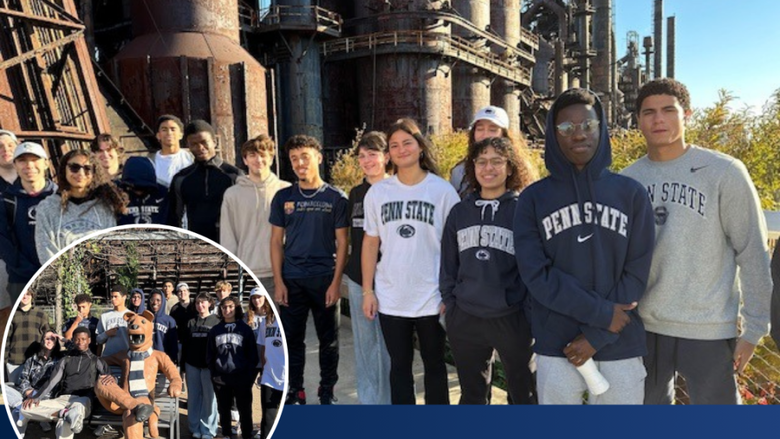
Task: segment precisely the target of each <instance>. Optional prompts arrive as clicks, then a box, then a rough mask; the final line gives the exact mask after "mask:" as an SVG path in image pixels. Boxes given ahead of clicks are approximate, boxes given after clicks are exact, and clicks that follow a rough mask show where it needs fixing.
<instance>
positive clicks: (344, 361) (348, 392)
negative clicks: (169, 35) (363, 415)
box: [282, 301, 506, 422]
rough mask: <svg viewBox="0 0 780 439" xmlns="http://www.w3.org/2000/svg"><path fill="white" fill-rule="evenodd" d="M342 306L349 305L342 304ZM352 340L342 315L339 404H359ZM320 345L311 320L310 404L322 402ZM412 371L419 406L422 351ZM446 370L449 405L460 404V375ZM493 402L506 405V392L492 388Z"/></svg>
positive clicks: (308, 332)
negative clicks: (318, 395) (320, 392)
mask: <svg viewBox="0 0 780 439" xmlns="http://www.w3.org/2000/svg"><path fill="white" fill-rule="evenodd" d="M341 306H348V305H347V304H346V302H344V301H342V304H341ZM352 340H353V339H352V323H351V321H350V319H349V317H345V316H341V325H340V327H339V345H340V349H339V353H340V360H339V382H338V384H336V388H335V390H336V392H335V394H336V397H337V398H338V402H337V404H359V402H358V399H357V392H356V389H355V386H356V383H355V346H354V344H353V341H352ZM318 346H319V344H318V342H317V335H316V332H315V330H314V322H313V321H312V319H311V317H309V322H308V324H307V326H306V371H305V374H304V383H305V386H306V402H307V404H318V403H319V400H318V399H317V385H318V383H319V377H320V368H319V361H318ZM413 370H414V377H415V384H416V389H417V404H424V403H425V399H424V398H425V393H424V387H423V365H422V360H421V359H420V354H419V352H416V353H415V359H414V369H413ZM447 370H448V372H449V373H448V375H449V387H450V402H451V403H452V404H457V403H458V400H459V399H460V386H459V384H458V375H457V373H456V371H455V368H454V367H453V366H447ZM492 403H493V404H506V392H505V391H503V390H501V389H499V388H497V387H493V399H492ZM282 418H284V416H282ZM282 422H284V421H282Z"/></svg>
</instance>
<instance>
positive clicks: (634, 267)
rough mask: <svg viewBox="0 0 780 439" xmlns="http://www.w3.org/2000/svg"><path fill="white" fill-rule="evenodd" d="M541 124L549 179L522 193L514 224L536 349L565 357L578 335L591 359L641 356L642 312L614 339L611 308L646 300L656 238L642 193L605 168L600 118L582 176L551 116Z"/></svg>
mask: <svg viewBox="0 0 780 439" xmlns="http://www.w3.org/2000/svg"><path fill="white" fill-rule="evenodd" d="M557 104H558V101H556V102H555V104H553V107H552V108H551V109H550V112H549V114H548V117H547V132H546V138H545V157H544V160H545V165H546V166H547V169H548V170H549V171H550V175H549V176H548V177H546V178H544V179H543V180H540V181H538V182H536V183H534V184H532V185H531V186H529V187H528V188H526V189H525V190H524V191H523V192H522V193H521V194H520V198H519V199H518V204H517V210H516V212H515V219H514V233H515V248H516V249H517V252H516V256H517V263H518V268H519V270H520V276H521V278H522V279H523V282H524V283H525V284H526V286H527V287H528V292H529V294H530V296H531V298H532V300H531V302H530V305H531V327H532V334H533V336H534V338H535V339H536V343H535V345H534V350H535V351H536V352H537V353H538V354H541V355H547V356H553V357H564V356H565V355H564V354H563V349H564V348H565V347H566V345H567V344H569V343H571V342H572V341H573V340H574V339H575V338H576V337H577V336H579V335H580V334H583V335H584V336H585V338H586V339H587V340H588V342H590V344H591V345H592V346H593V348H594V349H596V354H595V356H594V359H595V360H597V361H611V360H622V359H627V358H633V357H638V356H642V355H645V354H646V353H647V346H646V339H645V330H644V325H643V324H642V321H641V320H640V318H639V313H637V312H636V310H632V311H629V316H630V318H631V322H630V323H629V324H628V325H627V326H626V327H625V328H624V329H623V330H622V331H621V333H620V334H614V333H612V332H609V331H608V330H607V329H608V328H609V326H610V323H611V321H612V315H613V312H614V311H613V307H614V304H616V303H617V304H630V303H633V302H638V301H639V299H640V298H641V297H642V295H643V294H644V292H645V288H646V286H647V278H648V274H649V272H650V262H651V260H652V254H653V243H654V240H655V230H654V227H655V226H654V223H653V214H652V207H651V205H650V201H649V199H648V197H647V191H646V190H645V189H644V188H643V187H642V186H641V185H640V184H639V183H638V182H636V181H635V180H633V179H631V178H628V177H625V176H622V175H619V174H615V173H613V172H611V171H609V170H608V169H607V167H608V166H609V165H610V164H611V163H612V149H611V146H610V142H609V133H608V131H607V126H606V125H607V124H606V118H605V116H604V111H603V109H602V107H601V102H599V100H598V98H596V105H595V108H594V109H595V111H596V114H597V115H598V116H599V119H600V120H601V124H600V141H599V145H598V147H597V150H596V153H595V155H594V156H593V158H592V159H591V161H590V162H589V163H588V164H587V165H585V167H584V168H583V169H582V170H577V168H576V167H575V166H574V165H573V164H572V163H571V162H569V161H568V159H567V158H566V157H565V156H564V154H563V152H562V151H561V148H560V146H559V144H558V141H557V138H556V130H555V120H554V118H553V114H554V113H555V109H556V105H557Z"/></svg>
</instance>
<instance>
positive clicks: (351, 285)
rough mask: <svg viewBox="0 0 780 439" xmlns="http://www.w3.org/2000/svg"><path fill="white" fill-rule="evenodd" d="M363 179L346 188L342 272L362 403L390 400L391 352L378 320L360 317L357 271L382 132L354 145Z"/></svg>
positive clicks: (381, 158)
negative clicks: (347, 248)
mask: <svg viewBox="0 0 780 439" xmlns="http://www.w3.org/2000/svg"><path fill="white" fill-rule="evenodd" d="M355 155H356V156H357V158H358V163H359V164H360V169H361V170H362V171H363V175H364V178H363V183H361V184H360V185H358V186H356V187H354V188H352V190H351V191H350V192H349V208H348V209H349V210H348V212H350V220H351V227H350V242H351V247H352V254H351V255H350V256H349V261H347V266H346V268H345V269H344V273H345V274H346V275H347V279H346V281H347V287H348V289H349V311H350V316H352V318H351V320H352V334H353V336H354V341H355V376H356V378H357V396H358V401H360V403H361V404H390V380H389V378H390V355H388V353H387V347H385V340H384V337H383V336H382V328H381V326H380V325H379V321H378V320H368V319H366V318H364V317H363V291H362V288H363V287H362V284H363V276H362V275H361V273H360V255H361V254H362V250H363V221H364V220H365V215H364V214H363V200H364V198H365V197H366V192H368V190H369V189H370V188H371V185H373V184H374V183H376V182H378V181H381V180H384V179H385V178H387V176H388V175H387V170H388V165H389V163H390V156H389V155H388V153H387V138H386V137H385V134H384V133H381V132H378V131H371V132H369V133H366V134H365V135H364V136H363V138H362V139H360V141H359V142H358V144H357V147H356V148H355Z"/></svg>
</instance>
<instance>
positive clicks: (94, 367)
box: [33, 349, 109, 399]
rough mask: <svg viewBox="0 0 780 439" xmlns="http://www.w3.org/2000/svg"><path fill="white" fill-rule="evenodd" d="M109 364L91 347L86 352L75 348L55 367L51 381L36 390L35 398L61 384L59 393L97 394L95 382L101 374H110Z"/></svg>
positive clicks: (91, 395) (48, 392) (49, 392)
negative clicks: (93, 351) (94, 352)
mask: <svg viewBox="0 0 780 439" xmlns="http://www.w3.org/2000/svg"><path fill="white" fill-rule="evenodd" d="M108 374H109V369H108V365H106V363H105V362H104V361H103V360H102V359H101V358H99V357H97V356H96V355H95V354H93V353H92V352H91V351H90V350H89V349H87V350H86V351H84V352H81V351H79V350H76V349H73V350H71V351H70V352H68V355H66V356H65V358H63V359H62V360H60V362H59V363H57V365H56V366H55V368H54V371H53V372H52V374H51V377H50V378H49V381H47V382H46V384H45V385H44V386H43V387H42V388H41V389H39V390H37V391H35V393H34V394H33V398H36V399H40V397H41V395H50V394H51V391H52V390H53V389H54V388H55V387H57V385H58V384H59V385H60V391H59V394H57V395H51V396H52V398H54V397H57V396H61V395H76V396H88V397H90V398H91V397H94V396H95V384H96V383H97V379H98V377H99V376H100V375H108Z"/></svg>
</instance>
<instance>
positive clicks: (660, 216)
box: [654, 206, 669, 226]
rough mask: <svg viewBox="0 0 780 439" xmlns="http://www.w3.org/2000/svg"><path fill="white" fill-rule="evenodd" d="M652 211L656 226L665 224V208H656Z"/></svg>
mask: <svg viewBox="0 0 780 439" xmlns="http://www.w3.org/2000/svg"><path fill="white" fill-rule="evenodd" d="M654 211H655V224H656V225H657V226H662V225H664V224H666V219H667V218H669V211H668V210H666V207H664V206H658V207H656V208H655V209H654Z"/></svg>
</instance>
